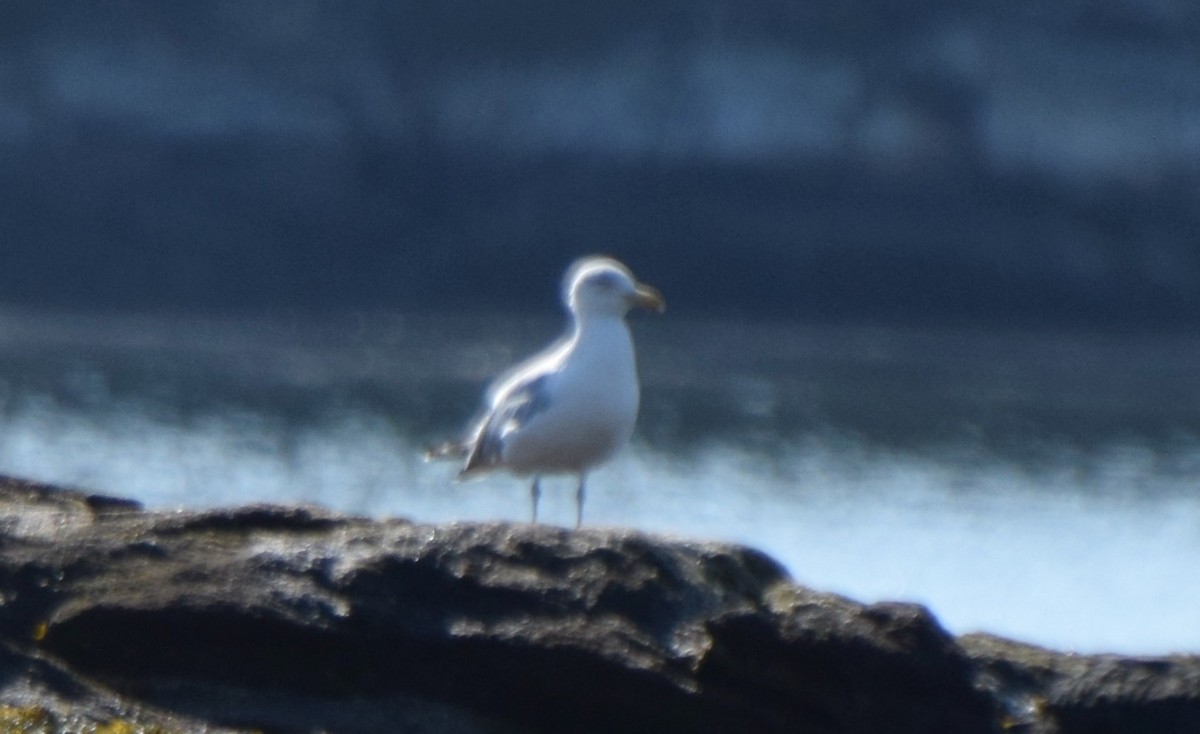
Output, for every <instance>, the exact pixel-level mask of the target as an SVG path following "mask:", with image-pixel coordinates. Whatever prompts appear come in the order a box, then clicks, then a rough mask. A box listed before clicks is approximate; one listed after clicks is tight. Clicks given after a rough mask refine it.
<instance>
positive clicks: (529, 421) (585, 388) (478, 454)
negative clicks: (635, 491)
mask: <svg viewBox="0 0 1200 734" xmlns="http://www.w3.org/2000/svg"><path fill="white" fill-rule="evenodd" d="M562 295H563V302H564V304H565V305H566V307H567V310H568V311H569V312H570V315H571V325H570V328H569V329H568V331H567V333H566V334H565V335H564V336H563V337H562V338H560V339H559V340H558V341H556V342H554V343H553V344H551V345H550V346H549V347H547V348H546V349H545V350H543V351H541V352H539V353H538V354H535V355H534V356H532V357H530V358H529V359H527V360H525V361H524V362H521V363H520V364H518V365H516V366H515V367H513V368H512V369H510V370H509V371H507V372H505V373H503V374H501V375H500V376H499V377H497V378H496V379H495V381H493V382H492V384H491V386H490V387H489V388H488V390H487V393H486V395H485V401H484V408H483V411H482V413H481V414H480V415H479V416H478V417H477V418H476V419H475V420H474V421H473V422H472V423H471V425H470V428H469V429H468V430H467V432H466V434H465V436H464V437H463V438H462V439H461V440H457V441H449V442H447V443H445V444H442V445H441V446H437V447H435V448H432V449H430V450H429V451H428V452H427V454H426V456H427V458H451V459H460V460H465V463H464V465H463V469H462V471H461V472H459V475H458V476H459V478H460V479H463V478H468V477H472V476H476V475H479V474H483V473H486V472H489V471H493V470H497V469H505V470H508V471H509V472H511V473H513V474H515V475H517V476H530V475H532V476H533V485H532V486H531V487H530V497H531V499H532V503H533V514H532V517H533V522H535V523H536V522H537V509H538V499H539V498H540V497H541V478H542V476H543V475H546V474H574V475H575V476H576V477H577V478H578V480H579V483H578V485H577V487H576V491H575V527H579V526H580V525H581V524H582V522H583V500H584V491H585V487H586V483H587V475H588V472H589V471H590V470H591V469H593V468H594V467H596V466H597V465H599V464H601V463H602V462H604V461H606V460H607V459H609V458H610V457H611V456H612V455H613V454H614V453H615V452H616V451H617V449H619V448H621V447H622V446H624V445H625V444H626V443H627V442H628V441H629V437H630V435H632V433H633V425H634V422H635V421H636V419H637V411H638V392H639V390H638V377H637V366H636V364H635V360H634V353H633V339H632V337H631V336H630V334H629V327H628V325H626V323H625V315H626V314H627V313H628V312H629V310H630V309H631V308H634V307H639V308H644V309H647V310H651V311H655V312H658V313H661V312H662V311H663V310H664V308H665V302H664V301H663V298H662V295H661V294H660V293H659V292H658V291H657V290H656V289H654V288H652V287H651V286H648V285H646V284H644V283H639V282H638V281H637V280H636V279H635V278H634V277H633V274H632V273H631V272H630V271H629V268H627V267H625V266H624V265H622V264H621V263H619V262H617V261H616V260H613V259H612V258H607V257H596V256H593V257H585V258H581V259H579V260H577V261H575V263H573V264H572V265H571V267H570V268H568V269H567V272H566V275H565V276H564V277H563V284H562Z"/></svg>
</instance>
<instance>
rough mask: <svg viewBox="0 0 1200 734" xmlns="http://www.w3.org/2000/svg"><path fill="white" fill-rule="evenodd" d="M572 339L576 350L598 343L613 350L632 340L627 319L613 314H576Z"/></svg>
mask: <svg viewBox="0 0 1200 734" xmlns="http://www.w3.org/2000/svg"><path fill="white" fill-rule="evenodd" d="M571 340H572V341H573V342H574V343H575V349H576V351H578V350H580V349H587V348H589V347H590V346H591V345H598V346H599V347H600V348H601V349H605V350H611V349H613V348H614V347H616V346H617V345H621V346H624V345H629V346H628V348H630V349H632V341H631V337H630V335H629V326H628V325H627V324H626V323H625V319H623V318H621V317H620V316H615V315H612V314H576V316H575V321H574V329H573V333H572V336H571Z"/></svg>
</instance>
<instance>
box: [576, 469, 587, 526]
mask: <svg viewBox="0 0 1200 734" xmlns="http://www.w3.org/2000/svg"><path fill="white" fill-rule="evenodd" d="M586 489H587V475H586V474H580V475H579V487H578V488H577V489H576V490H575V529H576V530H578V529H579V526H580V525H583V496H584V493H585V491H586Z"/></svg>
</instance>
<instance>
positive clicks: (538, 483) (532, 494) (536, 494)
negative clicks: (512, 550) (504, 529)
mask: <svg viewBox="0 0 1200 734" xmlns="http://www.w3.org/2000/svg"><path fill="white" fill-rule="evenodd" d="M541 496H542V478H541V477H534V478H533V486H532V487H530V488H529V498H530V499H531V500H533V519H532V520H530V522H532V523H533V524H534V525H537V506H538V500H539V499H541Z"/></svg>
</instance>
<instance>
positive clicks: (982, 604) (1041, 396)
mask: <svg viewBox="0 0 1200 734" xmlns="http://www.w3.org/2000/svg"><path fill="white" fill-rule="evenodd" d="M560 327H561V322H560V321H559V320H558V319H554V318H530V317H518V316H509V317H505V316H499V315H496V314H488V315H478V314H452V315H401V314H357V315H351V316H341V317H337V318H319V319H314V318H310V317H305V316H303V315H300V314H290V313H278V314H267V315H260V316H256V317H253V318H251V317H244V318H242V317H239V318H234V317H166V316H161V315H159V316H153V315H124V316H89V315H84V314H69V313H54V314H51V313H38V312H30V311H15V310H9V311H2V312H0V473H5V474H12V475H19V476H23V477H29V478H33V479H38V480H42V481H49V482H59V483H64V484H68V485H74V486H80V487H87V488H90V489H94V490H98V491H103V492H108V493H113V494H118V495H122V496H129V497H133V498H135V499H138V500H140V501H142V502H144V503H145V504H147V505H148V506H151V507H157V508H169V507H211V506H220V505H231V504H239V503H248V502H307V503H317V504H321V505H325V506H328V507H331V508H334V509H337V510H341V511H345V512H351V513H357V514H362V515H368V516H373V517H387V516H402V517H408V518H412V519H414V520H418V521H430V522H441V521H452V520H493V519H504V520H514V521H525V520H527V519H528V513H529V497H528V486H527V483H526V482H525V481H524V480H520V479H515V478H512V477H508V476H504V475H497V476H494V477H489V478H486V479H484V480H481V481H476V482H470V483H463V484H458V483H455V482H454V481H453V476H454V474H455V471H456V469H455V467H454V466H452V465H448V464H437V463H433V464H430V463H426V462H424V461H422V459H421V456H420V453H421V448H422V447H423V446H424V445H426V444H428V443H430V442H432V441H434V440H437V439H438V438H442V437H445V436H447V435H449V434H452V433H454V432H455V431H457V430H458V429H459V428H460V427H461V425H462V424H463V422H464V421H466V420H467V419H468V418H469V417H470V416H471V414H472V413H473V411H474V409H475V408H476V405H477V403H476V401H477V400H478V399H479V396H480V393H481V391H482V388H483V386H484V385H485V384H486V382H487V380H488V378H489V377H490V376H491V375H493V374H494V373H495V372H497V371H499V370H501V369H503V368H504V367H506V366H507V365H508V364H510V363H511V362H512V361H514V360H515V359H518V358H520V357H522V356H524V355H525V354H526V353H528V352H529V351H531V350H533V349H536V348H538V347H540V346H541V345H542V344H543V343H544V342H546V341H548V340H549V339H551V338H553V337H554V336H556V335H557V332H558V330H559V328H560ZM634 330H635V334H636V339H637V341H638V345H639V359H640V367H641V373H642V376H643V405H642V415H641V418H640V421H639V429H638V433H637V435H636V437H635V440H634V442H633V444H632V445H631V446H630V448H629V449H628V450H626V451H625V452H624V453H623V454H621V455H620V456H619V457H618V458H617V459H615V460H614V461H613V462H612V463H611V464H610V465H608V466H606V467H605V468H603V469H601V470H599V471H597V472H596V473H595V474H594V475H593V476H592V478H591V480H590V482H589V495H588V500H587V506H586V512H585V523H586V524H588V525H596V526H629V527H634V528H638V529H640V530H645V531H651V532H657V533H665V534H669V535H672V536H676V537H686V538H701V539H720V540H729V541H736V542H742V543H747V544H750V545H753V546H756V547H758V548H761V549H762V550H765V551H767V552H768V553H770V554H771V555H773V556H774V557H775V558H777V559H778V560H780V561H781V562H782V563H783V564H784V565H785V566H786V567H787V568H788V569H789V570H790V572H791V573H792V574H793V575H794V577H795V578H796V579H797V580H798V581H800V582H802V583H805V584H809V585H812V586H815V587H818V588H822V589H826V590H831V591H835V592H839V593H843V594H846V595H848V596H851V597H853V598H856V599H859V600H863V601H876V600H884V599H900V600H908V601H916V602H920V603H923V604H926V605H928V606H929V607H930V608H931V609H932V610H933V612H934V613H935V614H936V615H937V616H938V618H939V619H940V620H941V621H942V623H943V624H944V625H945V626H946V627H947V628H948V629H949V630H951V631H952V632H955V633H963V632H969V631H975V630H986V631H989V632H994V633H997V634H1002V635H1006V636H1011V637H1015V638H1018V639H1022V640H1025V641H1029V642H1033V643H1036V644H1043V645H1047V646H1051V647H1055V648H1060V649H1067V650H1074V651H1080V652H1121V653H1135V654H1165V653H1173V652H1191V653H1197V652H1200V584H1198V583H1196V569H1197V568H1200V370H1197V369H1196V365H1200V338H1198V337H1195V336H1190V335H1171V334H1166V335H1164V334H1154V335H1147V334H1140V335H1130V334H1123V335H1121V334H1117V335H1114V334H1108V335H1101V334H1079V333H1068V332H1035V333H1031V332H1020V331H990V332H978V331H971V330H955V329H914V328H899V327H897V328H882V327H864V326H847V325H796V324H765V323H741V322H737V321H718V320H711V319H709V320H705V319H700V318H692V317H689V316H687V315H686V314H683V315H680V314H672V313H669V314H668V315H667V316H665V317H663V318H654V319H651V318H638V319H636V320H635V323H634ZM573 501H574V493H573V487H572V481H571V480H570V479H569V478H562V479H550V480H548V481H547V482H546V483H545V493H544V496H543V503H542V510H543V519H544V521H547V522H552V523H559V524H563V525H569V524H570V523H572V522H573V517H574V514H573V513H574V509H573Z"/></svg>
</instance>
